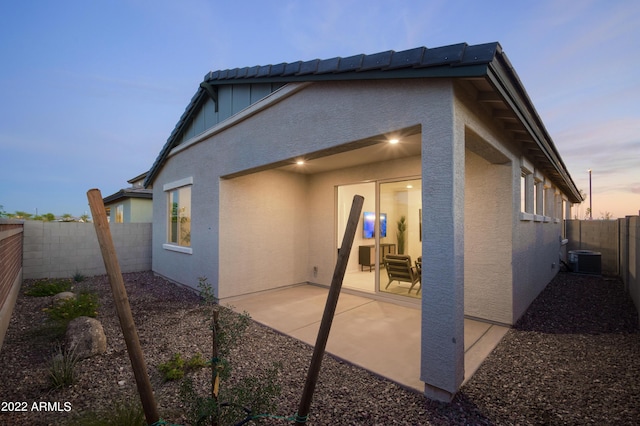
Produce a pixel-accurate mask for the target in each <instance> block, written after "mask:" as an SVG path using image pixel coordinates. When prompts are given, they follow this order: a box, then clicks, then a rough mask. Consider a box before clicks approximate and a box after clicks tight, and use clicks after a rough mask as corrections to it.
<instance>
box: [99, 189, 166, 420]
mask: <svg viewBox="0 0 640 426" xmlns="http://www.w3.org/2000/svg"><path fill="white" fill-rule="evenodd" d="M87 198H88V199H89V207H91V215H92V216H93V223H94V226H95V228H96V234H97V235H98V243H99V244H100V250H101V251H102V259H103V260H104V267H105V269H106V270H107V275H108V277H109V284H110V285H111V292H112V293H113V300H114V302H115V305H116V312H117V313H118V318H119V319H120V327H121V328H122V334H124V341H125V342H126V344H127V352H128V353H129V359H130V360H131V367H132V368H133V374H134V376H135V378H136V384H137V386H138V393H139V394H140V401H141V402H142V409H143V410H144V415H145V418H146V419H147V423H148V424H153V423H156V422H157V421H158V420H159V419H160V416H159V415H158V408H157V406H156V401H155V399H154V396H153V390H152V389H151V382H150V381H149V375H148V374H147V365H146V364H145V362H144V356H143V354H142V349H141V347H140V340H139V338H138V332H137V331H136V325H135V324H134V322H133V315H132V314H131V307H130V306H129V299H128V297H127V290H126V289H125V288H124V281H123V279H122V272H121V271H120V264H119V263H118V257H117V256H116V250H115V247H114V245H113V239H112V238H111V231H110V229H109V222H108V221H107V214H106V212H105V209H104V204H103V202H102V195H101V194H100V190H98V189H90V190H89V191H88V192H87Z"/></svg>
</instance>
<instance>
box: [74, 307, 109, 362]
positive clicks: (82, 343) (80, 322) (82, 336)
mask: <svg viewBox="0 0 640 426" xmlns="http://www.w3.org/2000/svg"><path fill="white" fill-rule="evenodd" d="M65 340H66V347H67V348H69V349H71V350H73V351H74V354H75V356H76V357H77V358H78V359H83V358H89V357H92V356H94V355H99V354H103V353H105V352H106V351H107V336H105V334H104V329H103V328H102V324H101V323H100V321H98V320H97V319H95V318H89V317H78V318H75V319H73V320H71V321H70V322H69V325H68V326H67V333H66V335H65Z"/></svg>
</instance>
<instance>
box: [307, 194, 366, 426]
mask: <svg viewBox="0 0 640 426" xmlns="http://www.w3.org/2000/svg"><path fill="white" fill-rule="evenodd" d="M363 204H364V197H362V196H361V195H356V196H354V197H353V203H352V204H351V212H350V213H349V219H348V220H347V227H346V230H345V233H344V237H343V238H342V245H341V246H340V250H339V251H338V261H337V262H336V269H335V270H334V272H333V279H332V280H331V287H330V288H329V295H328V296H327V303H326V304H325V306H324V313H323V314H322V322H321V323H320V329H319V330H318V337H317V339H316V345H315V347H314V348H313V356H312V357H311V364H310V365H309V372H308V373H307V381H306V383H305V385H304V390H303V391H302V397H301V398H300V405H299V406H298V412H297V413H296V419H295V421H296V423H298V424H305V423H306V422H307V417H308V415H309V408H310V407H311V399H312V398H313V392H314V390H315V388H316V382H317V381H318V375H319V373H320V367H321V365H322V357H323V356H324V350H325V348H326V346H327V340H328V339H329V331H330V330H331V323H332V322H333V316H334V314H335V312H336V306H337V305H338V297H339V296H340V288H341V287H342V280H343V279H344V273H345V271H346V269H347V262H348V261H349V254H350V253H351V246H352V245H353V238H354V237H355V234H356V229H357V227H358V221H359V219H360V213H361V212H362V205H363Z"/></svg>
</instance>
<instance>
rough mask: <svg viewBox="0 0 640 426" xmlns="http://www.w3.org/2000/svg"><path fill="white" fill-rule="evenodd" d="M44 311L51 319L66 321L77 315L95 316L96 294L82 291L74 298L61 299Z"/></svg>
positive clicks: (96, 310)
mask: <svg viewBox="0 0 640 426" xmlns="http://www.w3.org/2000/svg"><path fill="white" fill-rule="evenodd" d="M46 312H47V313H48V314H49V318H50V319H51V320H53V321H62V322H64V323H68V322H69V321H71V320H72V319H74V318H78V317H92V318H94V317H96V316H97V315H98V295H97V294H96V293H89V292H82V293H79V294H78V297H76V298H75V299H67V300H62V301H60V303H57V304H55V305H54V306H52V307H50V308H47V309H46Z"/></svg>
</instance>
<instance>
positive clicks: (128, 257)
mask: <svg viewBox="0 0 640 426" xmlns="http://www.w3.org/2000/svg"><path fill="white" fill-rule="evenodd" d="M109 228H110V230H111V236H112V238H113V244H114V246H115V249H116V253H117V255H118V262H119V264H120V269H121V270H122V272H139V271H150V270H151V223H112V224H110V225H109ZM23 265H24V266H23V268H24V279H30V278H71V277H72V276H73V275H74V274H76V273H80V274H82V275H85V276H94V275H102V274H106V270H105V268H104V261H103V260H102V253H101V251H100V246H99V244H98V237H97V236H96V230H95V227H94V225H93V223H78V222H40V221H35V220H29V221H26V222H25V223H24V254H23Z"/></svg>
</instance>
